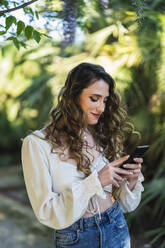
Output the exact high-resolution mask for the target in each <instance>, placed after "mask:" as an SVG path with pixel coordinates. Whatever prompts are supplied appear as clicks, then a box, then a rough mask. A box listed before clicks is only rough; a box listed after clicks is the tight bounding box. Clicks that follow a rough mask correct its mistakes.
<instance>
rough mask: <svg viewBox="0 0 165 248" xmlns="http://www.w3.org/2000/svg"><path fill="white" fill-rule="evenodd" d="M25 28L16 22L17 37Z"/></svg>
mask: <svg viewBox="0 0 165 248" xmlns="http://www.w3.org/2000/svg"><path fill="white" fill-rule="evenodd" d="M24 28H25V23H24V22H22V21H18V23H17V35H20V34H21V33H22V31H23V30H24Z"/></svg>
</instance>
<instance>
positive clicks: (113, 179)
mask: <svg viewBox="0 0 165 248" xmlns="http://www.w3.org/2000/svg"><path fill="white" fill-rule="evenodd" d="M128 158H129V155H127V156H124V157H122V158H120V159H118V160H115V161H113V162H111V163H109V164H106V165H105V166H104V167H103V168H102V169H101V170H100V171H99V172H98V177H99V180H100V182H101V185H102V186H103V187H104V186H106V185H108V184H113V185H114V186H115V187H118V188H119V186H120V185H119V182H123V181H124V180H125V179H124V175H131V174H132V172H131V171H129V170H128V169H121V168H119V166H120V165H121V164H122V163H123V162H124V161H126V160H127V159H128Z"/></svg>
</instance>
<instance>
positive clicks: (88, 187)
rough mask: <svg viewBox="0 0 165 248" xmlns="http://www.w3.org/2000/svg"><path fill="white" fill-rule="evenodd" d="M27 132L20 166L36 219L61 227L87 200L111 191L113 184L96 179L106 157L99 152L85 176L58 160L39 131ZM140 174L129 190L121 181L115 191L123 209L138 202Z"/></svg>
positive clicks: (74, 218)
mask: <svg viewBox="0 0 165 248" xmlns="http://www.w3.org/2000/svg"><path fill="white" fill-rule="evenodd" d="M34 134H36V135H37V136H39V137H41V138H39V137H37V136H35V135H33V134H30V135H28V136H27V137H26V138H25V139H24V140H23V145H22V166H23V173H24V180H25V185H26V189H27V193H28V196H29V199H30V202H31V205H32V208H33V210H34V213H35V215H36V217H37V218H38V220H39V221H40V222H41V223H42V224H44V225H46V226H49V227H51V228H53V229H63V228H66V227H68V226H70V225H71V224H73V223H74V222H76V221H77V220H78V219H80V218H81V217H82V216H83V215H84V214H85V212H86V210H87V208H88V204H89V201H90V199H92V198H94V197H95V196H98V197H100V198H102V199H106V194H105V192H104V190H107V191H109V192H111V189H112V185H107V186H105V187H104V188H103V187H102V185H101V183H100V180H99V178H98V171H100V170H101V169H102V168H103V167H104V166H105V165H106V164H107V163H108V160H107V159H106V158H105V157H103V156H102V155H100V156H99V157H98V158H97V159H96V160H95V161H94V162H93V163H92V164H91V172H92V173H91V174H90V175H89V176H88V177H86V178H85V179H84V173H83V172H80V171H77V168H76V166H75V165H73V164H71V163H68V162H65V161H62V160H60V157H59V156H58V154H55V153H51V144H50V143H49V142H48V141H46V140H43V139H42V138H44V134H43V133H42V132H41V131H40V130H36V131H35V132H34ZM143 180H144V177H143V175H142V174H140V175H139V178H138V181H137V183H136V185H135V187H134V189H133V190H132V191H130V190H129V188H128V185H127V184H128V183H127V182H124V183H122V184H121V185H120V188H119V189H118V190H117V192H116V195H115V196H116V198H117V200H118V201H119V203H120V206H121V208H122V210H123V212H124V213H125V212H130V211H133V210H134V209H135V208H137V206H138V205H139V203H140V200H141V192H142V191H143V190H144V189H143V186H142V183H141V182H142V181H143Z"/></svg>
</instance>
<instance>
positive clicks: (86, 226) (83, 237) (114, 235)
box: [54, 202, 131, 248]
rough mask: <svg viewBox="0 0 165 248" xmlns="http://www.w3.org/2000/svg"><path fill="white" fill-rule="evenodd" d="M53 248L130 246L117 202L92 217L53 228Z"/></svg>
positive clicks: (125, 247) (127, 247)
mask: <svg viewBox="0 0 165 248" xmlns="http://www.w3.org/2000/svg"><path fill="white" fill-rule="evenodd" d="M54 244H55V246H54V247H55V248H71V247H73V248H130V247H131V246H130V235H129V231H128V227H127V224H126V221H125V218H124V216H123V213H122V210H121V208H120V206H119V203H118V202H115V203H114V204H113V205H112V206H111V207H110V208H109V209H107V210H106V211H104V212H103V213H101V219H100V218H99V214H96V215H94V216H92V217H88V218H81V219H79V220H78V221H76V222H75V223H74V224H72V225H71V226H69V227H67V228H65V229H62V230H55V235H54Z"/></svg>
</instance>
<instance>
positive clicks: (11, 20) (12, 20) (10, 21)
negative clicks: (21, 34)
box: [6, 16, 17, 30]
mask: <svg viewBox="0 0 165 248" xmlns="http://www.w3.org/2000/svg"><path fill="white" fill-rule="evenodd" d="M13 23H14V24H16V23H17V20H16V18H15V17H14V16H8V17H7V18H6V30H8V29H9V28H10V27H11V25H12V24H13Z"/></svg>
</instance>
